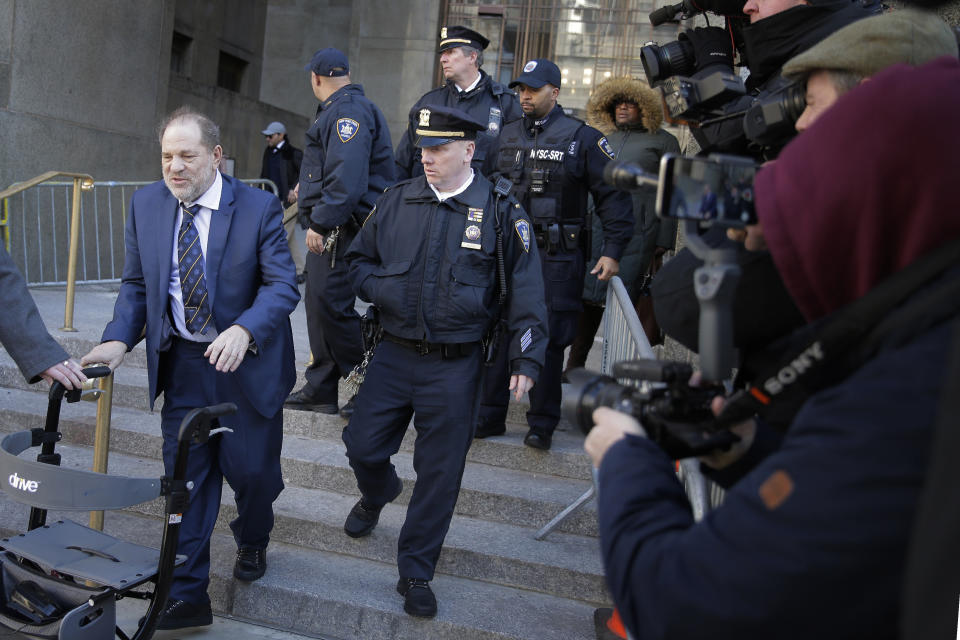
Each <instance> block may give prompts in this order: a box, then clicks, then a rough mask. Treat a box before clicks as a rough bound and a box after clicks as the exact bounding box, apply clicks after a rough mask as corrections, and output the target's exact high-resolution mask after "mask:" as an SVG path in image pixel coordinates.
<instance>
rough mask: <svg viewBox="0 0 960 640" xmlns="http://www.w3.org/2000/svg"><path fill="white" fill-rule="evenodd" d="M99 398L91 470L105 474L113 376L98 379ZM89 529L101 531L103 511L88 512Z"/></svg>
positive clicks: (108, 448)
mask: <svg viewBox="0 0 960 640" xmlns="http://www.w3.org/2000/svg"><path fill="white" fill-rule="evenodd" d="M99 384H100V391H102V393H101V394H100V398H99V399H98V400H97V426H96V429H95V430H94V432H93V470H94V471H96V472H97V473H106V472H107V462H108V458H109V456H110V414H111V412H112V410H113V374H112V373H111V374H110V375H108V376H105V377H103V378H100V383H99ZM90 528H91V529H96V530H97V531H103V511H91V512H90Z"/></svg>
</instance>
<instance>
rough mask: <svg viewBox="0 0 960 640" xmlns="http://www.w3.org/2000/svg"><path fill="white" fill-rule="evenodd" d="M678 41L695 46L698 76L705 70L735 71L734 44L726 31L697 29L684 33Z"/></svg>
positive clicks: (709, 28)
mask: <svg viewBox="0 0 960 640" xmlns="http://www.w3.org/2000/svg"><path fill="white" fill-rule="evenodd" d="M678 39H679V40H686V41H687V42H689V43H690V44H691V45H692V46H693V59H694V62H695V63H696V65H697V66H696V71H697V74H698V75H700V72H701V71H703V70H705V69H710V71H711V72H713V71H732V70H733V44H732V43H731V42H730V34H729V33H727V30H726V29H722V28H720V27H697V28H696V29H692V30H690V31H684V32H682V33H681V34H680V37H679V38H678ZM711 67H716V68H715V69H714V68H711Z"/></svg>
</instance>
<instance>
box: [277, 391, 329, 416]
mask: <svg viewBox="0 0 960 640" xmlns="http://www.w3.org/2000/svg"><path fill="white" fill-rule="evenodd" d="M283 406H285V407H288V408H290V409H299V410H300V411H315V412H317V413H327V414H331V415H333V414H336V413H337V403H336V402H334V403H332V404H331V403H326V402H318V401H317V400H316V399H315V398H313V397H312V396H311V395H310V394H309V393H307V391H306V389H300V391H294V392H293V393H291V394H290V395H289V396H287V399H286V400H284V401H283Z"/></svg>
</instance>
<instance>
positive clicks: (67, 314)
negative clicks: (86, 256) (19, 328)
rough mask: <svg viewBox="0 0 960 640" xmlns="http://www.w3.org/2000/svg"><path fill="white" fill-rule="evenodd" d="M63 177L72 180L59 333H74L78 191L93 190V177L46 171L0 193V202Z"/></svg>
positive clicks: (83, 174) (78, 230) (78, 214)
mask: <svg viewBox="0 0 960 640" xmlns="http://www.w3.org/2000/svg"><path fill="white" fill-rule="evenodd" d="M59 176H64V177H67V178H73V192H72V193H73V205H72V207H71V210H70V253H69V256H68V258H67V299H66V302H65V303H64V308H63V326H62V327H60V331H76V329H75V328H74V327H73V302H74V293H75V290H76V288H77V250H78V246H77V245H79V243H80V191H89V190H91V189H93V176H90V175H88V174H86V173H73V172H70V171H47V172H45V173H41V174H40V175H38V176H37V177H35V178H30V179H29V180H27V181H25V182H18V183H17V184H14V185H11V186H9V187H7V188H6V189H4V190H3V191H0V200H6V199H7V198H9V197H10V196H13V195H16V194H18V193H20V192H22V191H26V190H27V189H29V188H30V187H35V186H37V185H38V184H42V183H44V182H47V181H49V180H51V179H53V178H56V177H59Z"/></svg>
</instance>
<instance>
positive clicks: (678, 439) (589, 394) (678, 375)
mask: <svg viewBox="0 0 960 640" xmlns="http://www.w3.org/2000/svg"><path fill="white" fill-rule="evenodd" d="M613 373H614V375H615V376H616V377H617V378H626V379H628V380H633V381H636V382H638V383H639V385H636V386H626V385H622V384H620V383H618V382H617V381H616V379H614V378H612V377H610V376H605V375H602V374H599V373H593V372H591V371H587V370H586V369H574V370H572V371H570V372H568V374H567V377H568V379H569V380H570V390H569V392H567V393H565V394H564V407H563V413H564V417H566V418H567V420H570V421H571V422H573V423H575V424H576V425H577V426H578V427H579V428H580V429H581V430H582V431H583V432H584V433H587V432H589V431H590V429H592V428H593V411H594V409H596V408H598V407H610V408H611V409H615V410H617V411H620V412H623V413H627V414H630V415H632V416H633V417H634V418H636V419H637V420H638V421H639V422H640V423H641V424H643V428H644V430H645V431H646V432H647V437H648V438H650V440H652V441H654V442H655V443H657V444H658V445H659V446H660V447H661V448H662V449H663V450H664V451H665V452H666V453H667V454H668V455H669V456H670V457H671V458H674V459H676V460H680V459H682V458H689V457H692V456H697V455H702V454H705V453H709V452H711V451H715V450H717V449H726V448H728V447H729V446H730V445H731V444H733V443H734V442H737V441H738V440H739V438H738V437H737V436H736V435H735V434H734V433H732V432H731V431H729V430H728V429H727V427H728V426H729V425H727V424H725V423H723V422H721V421H720V420H718V419H717V418H715V417H714V415H713V413H712V412H711V410H710V402H711V400H712V399H713V398H714V396H717V395H723V393H724V389H723V386H722V385H719V384H709V385H704V386H698V387H694V386H691V385H690V384H689V380H690V376H691V374H692V373H693V369H692V367H691V366H690V365H688V364H686V363H681V362H669V361H659V360H627V361H624V362H618V363H616V364H615V365H613Z"/></svg>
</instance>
